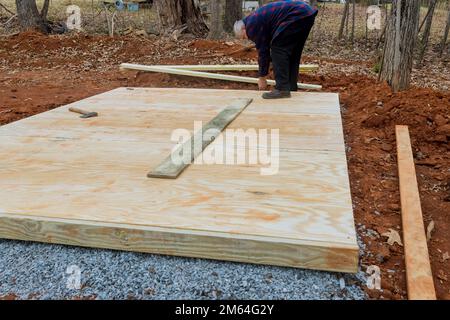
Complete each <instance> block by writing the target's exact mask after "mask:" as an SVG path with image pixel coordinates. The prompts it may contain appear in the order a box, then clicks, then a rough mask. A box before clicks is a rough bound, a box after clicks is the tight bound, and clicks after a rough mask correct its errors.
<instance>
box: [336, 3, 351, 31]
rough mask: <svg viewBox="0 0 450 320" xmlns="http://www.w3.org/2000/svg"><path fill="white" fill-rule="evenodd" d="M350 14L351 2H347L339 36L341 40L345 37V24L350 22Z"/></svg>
mask: <svg viewBox="0 0 450 320" xmlns="http://www.w3.org/2000/svg"><path fill="white" fill-rule="evenodd" d="M349 12H350V2H349V1H345V6H344V12H343V13H342V20H341V26H340V28H339V35H338V38H339V39H342V37H343V36H344V28H345V23H346V21H348V16H349Z"/></svg>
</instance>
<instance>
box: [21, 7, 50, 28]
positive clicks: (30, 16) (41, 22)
mask: <svg viewBox="0 0 450 320" xmlns="http://www.w3.org/2000/svg"><path fill="white" fill-rule="evenodd" d="M49 4H50V0H45V1H44V5H43V6H42V10H41V11H40V12H39V10H38V7H37V5H36V0H16V10H17V18H18V20H19V24H20V27H21V28H22V30H30V29H36V30H40V31H42V32H45V33H47V32H48V31H49V28H48V25H47V13H48V7H49Z"/></svg>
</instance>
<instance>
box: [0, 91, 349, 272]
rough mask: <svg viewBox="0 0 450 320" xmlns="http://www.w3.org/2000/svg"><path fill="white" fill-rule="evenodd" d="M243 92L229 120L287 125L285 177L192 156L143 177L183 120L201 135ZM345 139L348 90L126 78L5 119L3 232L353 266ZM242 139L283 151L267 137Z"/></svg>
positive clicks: (0, 182)
mask: <svg viewBox="0 0 450 320" xmlns="http://www.w3.org/2000/svg"><path fill="white" fill-rule="evenodd" d="M242 98H245V99H253V102H252V103H251V104H250V105H248V106H247V107H246V109H245V110H244V111H243V112H242V113H241V114H240V115H239V117H237V118H236V119H235V120H234V121H233V122H232V123H231V124H230V125H229V126H228V127H227V130H228V129H230V130H231V129H232V130H238V129H242V130H249V129H255V130H259V129H267V130H270V131H271V130H275V129H279V155H278V157H274V159H276V158H278V160H279V161H278V162H279V164H278V171H277V172H276V173H275V174H273V175H267V176H264V175H261V169H263V168H269V167H270V164H263V163H259V162H258V163H254V164H252V163H243V164H237V163H236V164H234V165H227V164H218V163H217V164H209V165H206V164H205V165H202V164H196V163H194V164H192V165H191V166H190V167H189V170H185V172H184V173H183V174H182V175H180V176H179V177H178V178H177V179H175V180H173V179H148V178H147V177H146V173H147V172H148V169H149V168H152V167H156V166H157V165H158V164H160V163H161V161H162V160H164V158H165V157H166V156H167V154H169V153H170V151H171V150H172V148H173V147H174V145H175V143H174V142H172V141H171V133H172V132H173V130H175V129H179V128H182V129H186V130H188V131H190V132H191V133H193V132H194V124H193V122H194V121H203V123H206V122H208V121H209V120H210V119H212V118H213V117H214V116H215V115H217V114H218V113H219V112H220V111H221V110H223V109H224V108H225V107H226V106H227V105H228V104H229V102H230V101H233V100H235V99H242ZM70 106H75V107H79V108H84V109H89V110H93V111H96V112H98V113H99V117H96V118H91V119H80V118H79V117H78V116H77V115H75V114H73V113H71V112H69V111H68V108H69V107H70ZM123 114H126V115H127V117H126V118H125V119H124V117H123ZM225 131H226V130H225ZM225 131H224V132H223V134H222V135H220V136H218V137H217V138H216V139H215V140H214V141H213V142H212V143H211V144H210V145H209V146H208V147H206V149H205V150H204V152H202V154H200V155H199V157H203V156H206V155H207V154H210V153H211V152H214V150H216V148H218V147H220V146H221V144H220V140H221V137H222V136H223V135H224V134H225ZM269 142H270V143H269ZM343 146H344V138H343V134H342V124H341V118H340V111H339V100H338V95H337V94H330V93H302V92H298V93H294V94H293V96H292V98H291V99H284V100H278V101H268V100H264V99H262V98H261V93H260V92H258V91H242V90H206V89H145V88H134V89H133V88H119V89H116V90H112V91H109V92H106V93H104V94H101V95H98V96H94V97H91V98H88V99H85V100H82V101H79V102H76V103H73V104H70V105H67V106H63V107H60V108H56V109H54V110H51V111H48V112H45V113H41V114H38V115H35V116H33V117H30V118H27V119H23V120H20V121H17V122H14V123H11V124H8V125H5V126H2V127H0V167H1V168H2V170H1V171H0V188H1V190H2V192H1V193H0V237H1V238H7V239H19V240H31V241H41V242H48V243H62V244H70V245H80V246H88V247H98V248H112V249H119V250H132V251H140V252H153V253H161V254H170V255H181V256H189V257H201V258H211V259H221V260H231V261H241V262H251V263H264V264H273V265H282V266H290V267H301V268H312V269H320V270H333V271H341V272H356V270H357V265H358V246H357V243H356V234H355V228H354V221H353V214H352V203H351V197H350V188H349V181H348V173H347V163H346V156H345V150H344V147H343ZM235 147H236V148H237V149H239V150H246V151H250V150H259V151H262V152H266V153H267V154H268V155H271V154H273V153H272V151H273V150H272V143H271V141H270V140H269V141H268V142H265V141H262V140H260V141H258V144H257V145H248V144H246V143H236V146H235ZM223 151H224V154H225V156H228V155H233V153H234V152H235V149H234V148H232V147H231V146H228V145H227V146H226V148H225V149H224V150H223Z"/></svg>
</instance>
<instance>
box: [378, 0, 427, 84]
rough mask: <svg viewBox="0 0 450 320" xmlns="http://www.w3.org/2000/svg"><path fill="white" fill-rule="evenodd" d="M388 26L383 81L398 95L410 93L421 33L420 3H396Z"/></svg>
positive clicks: (397, 0)
mask: <svg viewBox="0 0 450 320" xmlns="http://www.w3.org/2000/svg"><path fill="white" fill-rule="evenodd" d="M392 10H393V12H392V15H391V17H390V19H389V22H388V27H387V31H386V41H385V53H384V57H383V65H382V68H381V73H380V79H381V80H386V81H387V82H388V83H389V85H390V86H391V87H392V89H393V91H394V92H397V91H401V90H406V89H407V88H408V87H409V84H410V81H411V71H412V65H413V54H414V47H415V45H416V41H417V33H418V29H419V12H420V1H419V0H394V1H393V3H392Z"/></svg>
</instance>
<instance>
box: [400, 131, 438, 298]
mask: <svg viewBox="0 0 450 320" xmlns="http://www.w3.org/2000/svg"><path fill="white" fill-rule="evenodd" d="M395 132H396V138H397V157H398V172H399V179H400V200H401V205H402V225H403V243H404V246H405V263H406V280H407V282H406V284H407V289H408V298H409V299H410V300H436V291H435V288H434V283H433V274H432V271H431V265H430V258H429V254H428V246H427V239H426V236H425V227H424V223H423V217H422V208H421V205H420V196H419V188H418V185H417V178H416V170H415V167H414V158H413V154H412V148H411V141H410V137H409V130H408V127H407V126H396V127H395Z"/></svg>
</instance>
